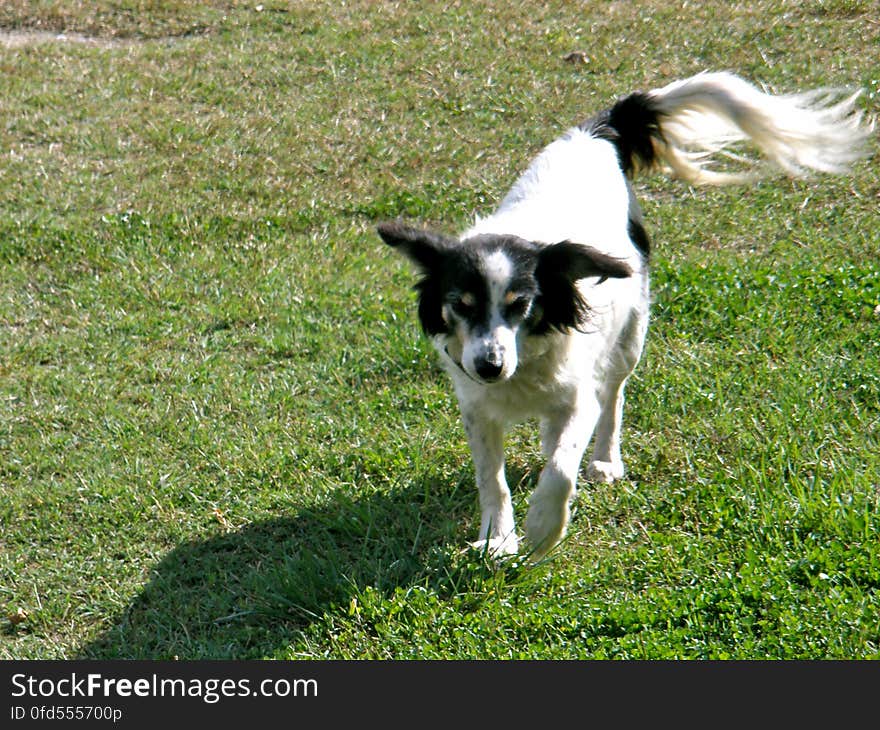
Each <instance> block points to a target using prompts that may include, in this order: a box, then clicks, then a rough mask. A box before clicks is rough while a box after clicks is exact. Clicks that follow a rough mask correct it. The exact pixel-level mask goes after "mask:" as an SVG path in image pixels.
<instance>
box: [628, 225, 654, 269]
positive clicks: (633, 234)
mask: <svg viewBox="0 0 880 730" xmlns="http://www.w3.org/2000/svg"><path fill="white" fill-rule="evenodd" d="M627 230H628V231H629V239H630V240H631V241H632V242H633V245H634V246H635V247H636V248H637V249H638V250H639V253H641V254H642V256H643V257H644V258H645V261H647V260H648V259H649V258H650V256H651V238H650V237H649V236H648V232H647V231H646V230H645V227H644V226H643V225H642V224H641V223H639V222H638V221H637V220H635V218H630V219H629V226H628V227H627Z"/></svg>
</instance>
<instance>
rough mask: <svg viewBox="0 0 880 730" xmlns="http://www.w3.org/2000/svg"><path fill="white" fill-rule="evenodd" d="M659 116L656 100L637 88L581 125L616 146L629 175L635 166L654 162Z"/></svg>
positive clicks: (622, 164)
mask: <svg viewBox="0 0 880 730" xmlns="http://www.w3.org/2000/svg"><path fill="white" fill-rule="evenodd" d="M660 118H661V113H660V110H659V109H658V107H657V104H656V102H654V101H653V100H652V99H651V97H650V96H648V95H647V94H645V93H642V92H640V91H636V92H634V93H632V94H629V95H628V96H624V97H623V98H622V99H620V100H619V101H617V103H616V104H614V106H612V107H611V108H610V109H606V110H605V111H603V112H600V113H599V114H597V115H596V116H595V117H592V118H591V119H588V120H587V121H586V122H583V123H582V124H581V125H580V129H582V130H584V131H585V132H588V133H589V134H591V135H593V136H594V137H597V138H599V139H604V140H607V141H608V142H611V143H612V144H613V145H614V146H615V148H616V149H617V157H618V159H619V160H620V168H621V169H622V170H623V172H624V173H625V174H626V175H628V176H630V177H632V174H633V173H634V172H635V171H636V170H637V169H640V168H644V169H650V168H651V167H653V166H654V165H655V163H656V162H657V153H656V151H655V149H654V140H655V139H656V140H662V139H663V135H662V133H661V132H660Z"/></svg>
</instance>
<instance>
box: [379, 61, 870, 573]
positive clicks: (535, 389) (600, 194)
mask: <svg viewBox="0 0 880 730" xmlns="http://www.w3.org/2000/svg"><path fill="white" fill-rule="evenodd" d="M858 95H859V92H856V93H853V94H850V93H849V92H844V91H843V90H840V89H818V90H814V91H808V92H806V93H798V94H791V95H773V94H770V93H768V92H766V91H763V90H760V89H758V88H757V87H755V86H754V85H753V84H751V83H749V82H747V81H745V80H744V79H742V78H740V77H739V76H736V75H734V74H731V73H728V72H704V73H701V74H698V75H696V76H693V77H690V78H687V79H684V80H681V81H676V82H673V83H671V84H669V85H667V86H664V87H662V88H658V89H655V90H652V91H648V92H634V93H631V94H629V95H627V96H624V97H621V98H620V99H618V100H617V101H616V103H614V104H613V105H612V106H611V107H610V108H608V109H606V110H605V111H603V112H601V113H599V114H597V115H595V116H593V117H591V118H589V119H588V120H587V121H585V122H583V123H581V124H579V125H577V126H575V127H573V128H571V129H568V130H567V131H566V132H565V133H564V134H562V136H560V137H559V138H558V139H556V140H555V141H554V142H552V143H551V144H550V145H548V146H547V147H545V148H544V149H543V150H542V151H541V152H540V153H539V154H538V155H537V157H536V158H535V159H534V160H533V161H532V163H531V165H530V166H529V167H528V168H527V169H526V171H525V172H524V173H523V174H522V176H521V177H520V178H519V179H518V180H517V181H516V183H515V184H514V185H513V187H512V188H511V189H510V191H509V192H508V193H507V195H506V197H504V199H503V200H502V201H501V203H500V205H499V206H498V208H497V209H496V210H495V211H494V212H493V213H492V214H491V215H489V216H488V217H485V218H482V219H480V218H478V219H477V220H476V221H475V223H474V224H473V225H472V226H471V227H470V228H469V229H467V230H466V231H464V232H463V233H462V234H461V235H460V236H451V235H447V234H444V233H441V232H437V231H432V230H423V229H421V228H418V227H413V226H409V225H406V224H405V223H403V222H401V221H388V222H383V223H380V224H379V225H378V233H379V235H380V236H381V238H382V239H383V240H384V241H385V243H387V244H389V245H390V246H392V247H394V248H396V249H397V250H399V251H400V252H402V253H403V254H404V255H405V256H406V257H408V258H409V259H410V260H411V261H413V262H414V263H415V265H416V267H417V268H418V270H419V272H420V274H421V278H420V280H419V281H418V283H417V284H416V286H415V288H416V290H417V299H418V317H419V320H420V321H421V326H422V329H423V330H424V333H425V334H426V335H427V336H428V337H429V338H430V339H431V341H432V343H433V345H434V347H435V349H436V350H437V353H438V355H439V358H440V361H441V363H442V365H443V366H444V369H445V370H446V371H447V372H448V373H449V375H450V376H451V379H452V383H453V385H454V388H455V392H456V395H457V398H458V403H459V407H460V411H461V417H462V421H463V423H464V429H465V432H466V435H467V440H468V443H469V445H470V449H471V454H472V456H473V461H474V468H475V472H476V484H477V489H478V492H479V504H480V512H481V522H480V533H479V539H478V540H477V541H476V542H474V543H471V545H472V546H473V547H474V548H476V549H478V550H483V551H485V552H487V553H489V554H491V555H493V556H496V557H502V556H504V555H510V554H515V553H516V552H517V551H518V549H519V543H520V539H519V537H518V536H517V533H516V529H515V523H514V512H513V506H512V503H511V495H510V490H509V489H508V486H507V483H506V480H505V473H504V444H503V438H504V433H505V429H506V428H507V427H508V426H510V425H511V424H513V423H516V422H520V421H523V420H527V419H537V420H538V421H539V423H540V434H541V447H542V452H543V455H544V457H545V459H546V463H545V465H544V467H543V469H542V471H541V473H540V476H539V478H538V483H537V486H536V487H535V489H534V491H533V492H532V494H531V495H530V498H529V506H528V512H527V515H526V522H525V539H526V541H527V543H528V545H529V547H530V553H529V555H530V556H531V557H532V558H533V559H534V560H540V559H541V558H543V557H544V556H546V554H547V553H548V552H549V551H550V550H551V549H552V548H553V547H554V546H555V545H556V544H557V543H558V542H559V541H560V540H561V539H562V538H563V537H564V536H565V533H566V529H567V525H568V521H569V504H570V501H571V499H572V497H573V495H574V494H575V489H576V484H577V478H578V473H579V471H580V466H581V461H582V458H583V455H584V453H585V450H586V448H587V446H588V445H589V443H590V442H591V439H592V443H593V447H592V455H591V457H590V460H589V462H588V464H587V468H586V476H587V478H588V479H590V480H598V481H601V482H612V481H614V480H617V479H620V478H621V477H623V475H624V465H623V461H622V458H621V443H620V440H621V419H622V416H623V404H624V389H625V387H626V383H627V380H628V378H629V377H630V375H631V374H632V372H633V369H634V368H635V367H636V364H637V363H638V361H639V358H640V356H641V353H642V348H643V344H644V341H645V335H646V332H647V328H648V313H649V301H650V289H649V277H648V263H649V258H650V239H649V236H648V233H647V231H646V229H645V224H644V220H643V216H642V212H641V210H640V207H639V203H638V201H637V199H636V196H635V193H634V191H633V187H632V184H631V180H632V179H633V178H634V176H635V175H636V174H637V173H640V172H648V171H652V170H655V169H660V170H663V171H666V172H668V173H671V174H672V175H673V176H676V177H678V178H681V179H682V180H684V181H685V182H687V183H691V184H694V185H701V184H714V185H719V184H728V183H742V182H747V181H750V180H754V179H755V178H756V177H758V176H759V175H760V174H762V167H765V166H767V165H768V163H769V166H770V167H775V168H777V169H778V168H781V170H782V171H784V172H785V173H787V174H789V175H791V176H805V175H807V174H808V173H810V172H811V171H820V172H826V173H843V172H845V171H847V170H848V169H849V168H850V167H851V165H852V164H853V163H855V162H856V161H857V160H859V159H861V158H862V157H865V156H866V155H867V142H868V139H869V137H870V135H871V132H872V130H873V122H867V121H866V120H863V114H862V112H860V111H859V110H857V109H856V99H857V97H858ZM738 143H740V144H739V145H738ZM742 143H747V144H749V145H750V146H752V147H756V148H757V151H758V152H760V153H762V155H759V156H758V157H756V156H754V155H748V156H743V154H742V153H737V154H735V155H734V154H732V153H731V151H730V150H731V146H733V145H738V146H742ZM725 158H726V159H727V160H728V164H727V165H726V167H723V168H721V169H719V168H718V165H719V163H720V162H723V161H724V159H725ZM730 161H733V162H734V163H736V165H738V167H737V168H736V169H730Z"/></svg>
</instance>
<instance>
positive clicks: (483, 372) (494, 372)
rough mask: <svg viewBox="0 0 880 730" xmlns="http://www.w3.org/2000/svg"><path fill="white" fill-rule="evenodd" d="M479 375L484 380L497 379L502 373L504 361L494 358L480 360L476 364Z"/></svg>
mask: <svg viewBox="0 0 880 730" xmlns="http://www.w3.org/2000/svg"><path fill="white" fill-rule="evenodd" d="M474 367H475V369H476V371H477V375H479V376H480V377H481V378H482V379H483V380H497V379H498V378H499V377H500V375H501V370H502V368H503V363H501V362H495V361H494V360H480V361H478V362H477V363H475V365H474Z"/></svg>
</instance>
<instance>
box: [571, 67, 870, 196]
mask: <svg viewBox="0 0 880 730" xmlns="http://www.w3.org/2000/svg"><path fill="white" fill-rule="evenodd" d="M859 93H860V92H858V91H857V92H855V93H850V92H848V91H844V90H842V89H837V88H828V89H816V90H814V91H808V92H805V93H799V94H789V95H784V96H774V95H771V94H768V93H765V92H763V91H761V90H760V89H757V88H756V87H754V86H752V85H751V84H750V83H748V82H747V81H744V80H743V79H741V78H739V77H738V76H734V75H733V74H730V73H724V72H721V73H702V74H698V75H697V76H693V77H691V78H689V79H685V80H683V81H676V82H674V83H671V84H669V85H668V86H664V87H663V88H661V89H655V90H653V91H649V92H636V93H634V94H630V95H629V96H627V97H624V98H623V99H621V100H619V101H618V102H617V103H616V104H615V105H614V106H613V107H612V108H611V109H609V110H608V111H606V112H605V113H604V114H602V115H601V116H600V117H598V118H596V119H594V120H591V121H590V122H588V123H587V124H585V125H584V126H585V128H587V129H588V130H589V131H591V132H593V133H594V134H597V135H599V136H605V137H607V138H608V139H610V140H611V141H613V142H614V143H615V144H616V145H617V149H618V152H619V155H620V159H621V165H622V166H623V168H624V171H625V172H627V173H628V174H633V173H635V172H637V171H639V170H643V169H650V168H652V167H658V166H665V167H667V168H669V169H670V170H671V171H672V172H673V173H674V174H675V175H677V176H678V177H680V178H683V179H684V180H687V181H688V182H691V183H694V184H703V185H706V184H709V185H720V184H728V183H736V182H742V181H744V180H751V179H754V178H755V177H756V176H758V175H760V174H761V172H762V167H763V166H762V164H761V160H760V158H756V157H753V156H750V155H749V154H748V151H747V150H745V149H742V143H744V142H749V143H751V144H752V145H753V146H754V147H757V148H758V150H759V151H760V152H761V153H763V155H764V157H765V158H766V159H767V160H768V161H769V162H771V163H773V164H774V165H775V166H776V167H778V168H781V169H782V170H783V171H785V172H786V173H787V174H789V175H792V176H796V177H802V176H805V175H807V174H808V173H809V172H810V171H812V170H817V171H820V172H830V173H840V172H844V171H846V170H847V169H848V168H849V167H850V165H852V163H854V162H855V161H857V160H859V159H861V158H863V157H865V156H867V154H868V140H869V138H870V136H871V134H872V131H873V128H874V125H873V122H871V123H863V121H862V117H863V115H862V112H861V111H859V110H857V109H856V108H855V103H856V99H857V98H858V96H859ZM719 165H721V167H720V168H719Z"/></svg>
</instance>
